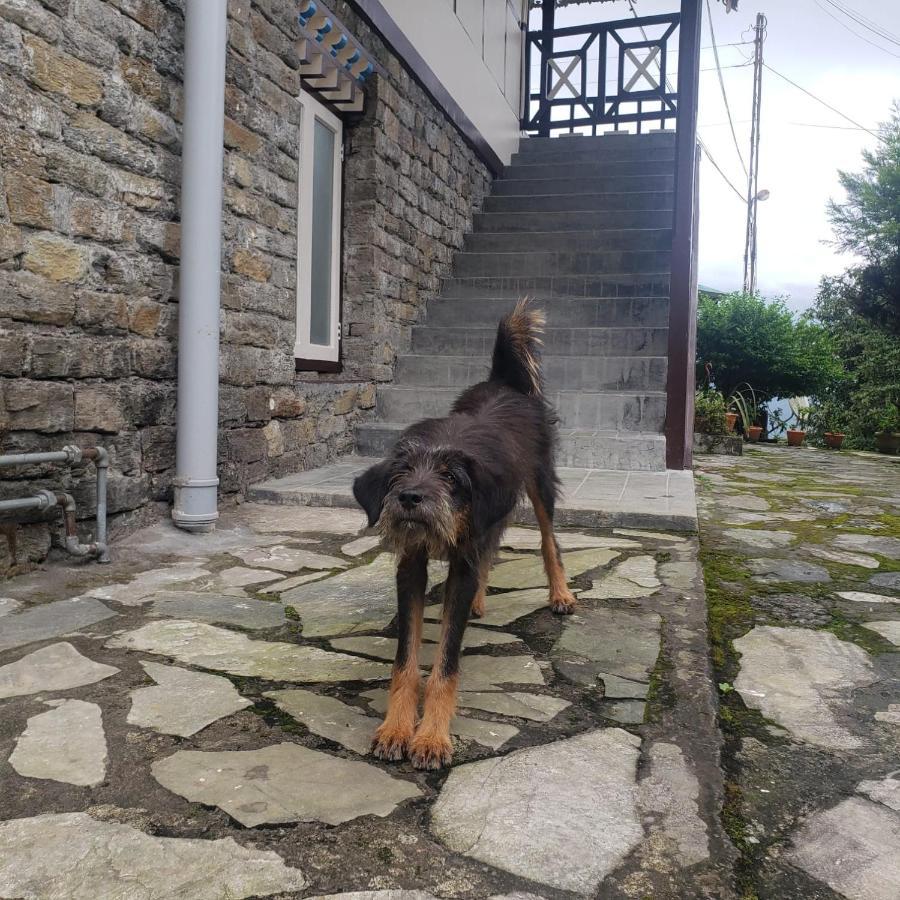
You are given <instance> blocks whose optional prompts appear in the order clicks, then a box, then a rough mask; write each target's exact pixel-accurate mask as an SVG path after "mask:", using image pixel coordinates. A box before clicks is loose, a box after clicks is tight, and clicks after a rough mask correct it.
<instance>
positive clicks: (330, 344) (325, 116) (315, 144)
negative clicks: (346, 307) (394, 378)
mask: <svg viewBox="0 0 900 900" xmlns="http://www.w3.org/2000/svg"><path fill="white" fill-rule="evenodd" d="M298 100H299V102H300V110H301V113H300V177H299V178H298V189H299V197H298V208H297V339H296V342H295V344H294V356H295V358H296V360H297V368H298V369H307V370H316V369H320V370H328V369H335V368H337V366H338V360H339V357H340V342H341V322H340V296H341V157H342V146H343V127H342V125H341V120H340V119H339V118H338V117H337V116H336V115H334V113H332V112H331V111H330V110H329V109H328V108H327V107H325V106H324V105H323V104H322V103H320V102H319V101H318V100H316V99H315V98H314V97H312V96H310V95H309V94H307V93H303V92H301V94H300V96H299V97H298Z"/></svg>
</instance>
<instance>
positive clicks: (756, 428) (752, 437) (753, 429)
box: [747, 425, 762, 444]
mask: <svg viewBox="0 0 900 900" xmlns="http://www.w3.org/2000/svg"><path fill="white" fill-rule="evenodd" d="M761 434H762V425H751V426H749V428H747V440H748V441H753V443H754V444H755V443H756V442H757V441H758V440H759V436H760V435H761Z"/></svg>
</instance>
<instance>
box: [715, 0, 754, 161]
mask: <svg viewBox="0 0 900 900" xmlns="http://www.w3.org/2000/svg"><path fill="white" fill-rule="evenodd" d="M706 18H707V19H708V20H709V36H710V38H711V39H712V47H713V56H715V59H716V72H718V75H719V87H720V88H721V89H722V100H723V101H724V103H725V114H726V115H727V116H728V124H729V125H730V126H731V137H732V140H733V141H734V149H735V150H737V155H738V159H739V160H740V161H741V168H742V169H743V170H744V175H745V176H746V177H748V178H749V177H750V175H749V173H748V172H747V164H746V163H745V162H744V155H743V154H742V153H741V146H740V144H738V139H737V132H736V131H735V130H734V122H733V121H732V119H731V107H730V106H729V104H728V93H727V92H726V90H725V79H724V78H723V77H722V67H721V66H720V64H719V48H718V47H717V46H716V32H715V29H714V28H713V18H712V12H711V11H710V8H709V0H706Z"/></svg>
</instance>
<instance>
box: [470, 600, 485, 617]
mask: <svg viewBox="0 0 900 900" xmlns="http://www.w3.org/2000/svg"><path fill="white" fill-rule="evenodd" d="M469 614H470V615H471V617H472V618H473V619H480V618H481V617H482V616H483V615H484V595H483V594H479V595H478V596H477V597H476V598H475V599H474V600H473V601H472V609H471V610H470V611H469Z"/></svg>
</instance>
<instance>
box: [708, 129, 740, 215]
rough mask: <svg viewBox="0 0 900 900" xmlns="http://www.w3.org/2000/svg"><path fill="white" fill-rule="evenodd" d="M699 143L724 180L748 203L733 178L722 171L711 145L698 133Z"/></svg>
mask: <svg viewBox="0 0 900 900" xmlns="http://www.w3.org/2000/svg"><path fill="white" fill-rule="evenodd" d="M697 143H698V144H699V145H700V149H701V150H702V151H703V153H704V155H705V156H706V158H707V159H708V160H709V161H710V162H711V163H712V165H713V168H714V169H715V170H716V171H717V172H718V173H719V174H720V175H721V176H722V180H723V181H724V182H725V183H726V184H727V185H728V187H730V188H731V189H732V190H733V191H734V192H735V194H737V198H738V200H740V201H741V203H744V204H746V202H747V201H746V200H745V199H744V195H743V194H742V193H741V192H740V190H738V188H736V187H735V186H734V183H733V182H732V181H731V179H730V178H729V177H728V176H727V175H726V174H725V173H724V172H723V171H722V169H721V168H720V166H719V164H718V163H717V162H716V161H715V159H713V155H712V153H710V152H709V147H707V146H706V144H704V143H703V140H702V139H701V137H700V135H699V134H698V135H697Z"/></svg>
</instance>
